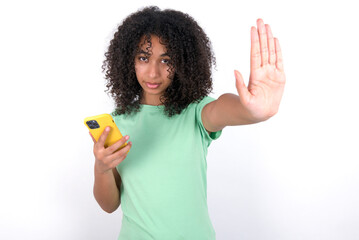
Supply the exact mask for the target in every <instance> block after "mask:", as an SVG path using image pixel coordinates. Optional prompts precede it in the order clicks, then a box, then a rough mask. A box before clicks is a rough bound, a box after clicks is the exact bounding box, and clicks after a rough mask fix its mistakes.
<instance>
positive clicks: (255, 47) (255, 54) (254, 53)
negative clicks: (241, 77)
mask: <svg viewBox="0 0 359 240" xmlns="http://www.w3.org/2000/svg"><path fill="white" fill-rule="evenodd" d="M261 63H262V59H261V49H260V46H259V36H258V31H257V29H256V28H255V27H251V71H252V70H255V69H257V68H260V67H261Z"/></svg>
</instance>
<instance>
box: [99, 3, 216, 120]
mask: <svg viewBox="0 0 359 240" xmlns="http://www.w3.org/2000/svg"><path fill="white" fill-rule="evenodd" d="M151 35H155V36H157V37H159V39H160V42H161V44H163V45H164V46H165V47H166V49H167V54H168V55H169V57H170V59H171V61H170V68H169V71H170V74H169V76H170V78H171V80H172V81H171V84H170V85H169V86H168V88H167V89H166V90H165V93H164V95H163V96H162V97H161V99H160V101H161V103H162V104H163V105H164V106H165V108H164V110H165V112H166V114H167V115H168V116H169V117H171V116H173V115H175V114H180V113H181V112H182V110H183V109H185V108H186V107H187V106H188V105H189V104H190V103H193V102H199V101H200V100H201V99H203V98H204V97H205V96H207V95H208V94H209V93H210V92H211V91H212V89H213V87H212V73H211V70H212V64H214V65H215V57H214V54H213V51H212V46H211V42H210V40H209V38H208V37H207V35H206V34H205V32H204V31H203V29H202V28H201V27H200V26H199V25H198V24H197V22H196V21H195V20H194V19H193V18H192V17H191V16H189V15H188V14H185V13H182V12H180V11H175V10H171V9H166V10H163V11H162V10H160V9H159V8H158V7H156V6H150V7H146V8H143V9H141V10H139V11H137V12H135V13H132V14H131V15H129V16H128V17H127V18H125V19H124V20H123V22H122V24H121V25H120V26H119V27H118V29H117V32H116V33H115V34H114V38H113V39H112V40H111V42H110V45H109V47H108V51H107V52H106V53H105V60H104V61H103V65H102V70H103V72H105V78H106V79H107V85H106V87H107V90H106V91H107V92H110V94H111V96H112V97H113V98H114V100H115V104H116V110H115V112H114V114H115V115H120V114H131V113H132V112H138V111H139V110H140V100H141V96H142V91H143V90H142V88H141V86H140V84H139V83H138V81H137V78H136V72H135V56H136V55H137V54H138V52H139V50H140V49H139V48H140V47H139V45H140V41H141V39H142V38H143V37H145V39H146V40H147V41H148V42H150V41H151V40H150V38H151Z"/></svg>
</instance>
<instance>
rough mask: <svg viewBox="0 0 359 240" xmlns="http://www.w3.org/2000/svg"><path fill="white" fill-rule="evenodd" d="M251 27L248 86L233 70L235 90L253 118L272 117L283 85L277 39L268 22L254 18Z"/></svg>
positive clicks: (276, 109) (283, 79) (276, 108)
mask: <svg viewBox="0 0 359 240" xmlns="http://www.w3.org/2000/svg"><path fill="white" fill-rule="evenodd" d="M257 25H258V31H257V29H256V28H255V27H252V29H251V73H250V77H249V83H248V87H246V86H245V85H244V82H243V78H242V76H241V74H240V73H239V72H237V71H236V79H237V83H236V86H237V91H238V94H239V97H240V99H241V101H242V103H243V106H244V107H245V108H246V109H247V111H248V112H249V113H250V114H251V115H252V116H253V117H254V118H255V119H257V120H265V119H268V118H269V117H271V116H273V115H274V114H275V113H276V112H277V111H278V108H279V104H280V101H281V98H282V95H283V90H284V85H285V74H284V70H283V61H282V54H281V50H280V46H279V41H278V39H274V38H273V35H272V32H271V29H270V27H269V25H264V23H263V21H262V20H261V19H258V20H257Z"/></svg>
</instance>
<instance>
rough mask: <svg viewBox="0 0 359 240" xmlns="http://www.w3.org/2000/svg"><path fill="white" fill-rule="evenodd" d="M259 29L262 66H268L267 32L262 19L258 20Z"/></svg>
mask: <svg viewBox="0 0 359 240" xmlns="http://www.w3.org/2000/svg"><path fill="white" fill-rule="evenodd" d="M257 28H258V33H259V42H260V48H261V56H262V66H264V65H267V64H268V40H267V31H266V28H265V26H264V23H263V20H262V19H258V20H257Z"/></svg>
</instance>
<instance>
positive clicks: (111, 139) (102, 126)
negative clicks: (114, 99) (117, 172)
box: [85, 114, 132, 173]
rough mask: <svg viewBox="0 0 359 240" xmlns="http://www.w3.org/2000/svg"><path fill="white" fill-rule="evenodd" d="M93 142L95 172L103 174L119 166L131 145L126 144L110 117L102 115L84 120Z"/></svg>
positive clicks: (126, 138) (126, 137) (124, 138)
mask: <svg viewBox="0 0 359 240" xmlns="http://www.w3.org/2000/svg"><path fill="white" fill-rule="evenodd" d="M85 125H86V126H87V127H88V129H89V130H90V135H91V137H92V140H93V142H94V148H93V152H94V155H95V171H97V172H98V173H105V172H108V171H109V170H111V169H112V168H114V167H116V166H117V165H118V164H120V163H121V162H122V161H123V160H124V159H125V158H126V156H127V153H128V152H129V150H130V148H131V146H132V143H131V142H129V144H127V143H126V141H127V140H128V139H129V137H128V136H125V137H123V136H122V134H121V132H120V130H119V129H118V128H117V126H116V124H115V122H114V121H113V119H112V117H111V115H109V114H102V115H98V116H94V117H89V118H86V119H85Z"/></svg>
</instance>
